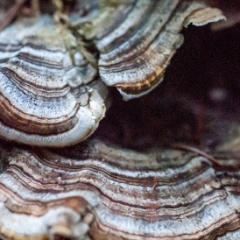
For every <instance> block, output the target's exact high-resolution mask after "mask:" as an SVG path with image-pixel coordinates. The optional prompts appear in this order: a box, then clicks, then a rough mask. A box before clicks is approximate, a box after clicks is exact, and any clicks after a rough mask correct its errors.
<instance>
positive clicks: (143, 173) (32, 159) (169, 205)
mask: <svg viewBox="0 0 240 240" xmlns="http://www.w3.org/2000/svg"><path fill="white" fill-rule="evenodd" d="M213 156H214V157H215V158H216V159H217V160H216V162H212V161H210V160H208V159H207V158H205V157H202V156H199V155H197V154H195V153H194V152H189V151H180V150H176V149H158V150H151V151H149V152H148V153H138V152H135V151H131V150H126V149H120V148H116V147H112V146H107V145H106V144H104V143H103V142H100V141H94V140H93V141H89V142H87V143H85V144H81V145H77V146H74V147H71V148H67V149H61V150H59V149H52V150H50V149H44V148H27V147H26V148H20V147H19V146H13V147H11V148H6V144H5V143H4V144H1V159H4V160H5V161H4V162H3V173H2V174H1V175H0V200H1V203H0V212H1V218H0V233H1V234H0V236H1V237H2V238H3V239H48V238H49V239H54V236H62V237H67V238H70V239H215V238H216V237H217V236H219V235H224V234H226V233H227V234H228V235H232V236H238V235H239V233H240V232H239V231H234V230H237V229H239V227H240V225H239V207H240V199H239V192H240V188H239V174H240V172H239V157H236V156H235V157H234V155H233V156H231V154H230V155H229V153H228V154H227V153H224V152H219V153H215V154H213ZM231 231H233V232H232V233H231ZM228 235H225V238H224V237H220V238H219V239H237V238H227V236H228Z"/></svg>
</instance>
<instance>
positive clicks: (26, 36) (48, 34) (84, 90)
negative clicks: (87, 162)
mask: <svg viewBox="0 0 240 240" xmlns="http://www.w3.org/2000/svg"><path fill="white" fill-rule="evenodd" d="M16 32H19V34H17V36H16ZM0 51H1V52H0V62H1V64H0V82H1V85H0V102H1V103H0V119H1V121H0V135H1V136H2V137H4V138H6V139H9V140H14V141H17V142H21V143H25V144H30V145H38V146H49V147H50V146H55V147H56V146H59V147H62V146H66V145H72V144H75V143H77V142H80V141H82V140H84V139H86V138H87V137H88V136H89V135H90V134H92V133H93V132H94V131H95V129H96V128H97V127H98V123H99V121H100V120H101V119H102V118H103V117H104V115H105V104H104V99H105V98H106V90H104V89H103V88H105V87H104V84H103V83H102V82H101V81H100V80H99V79H98V77H97V70H96V69H95V68H93V67H92V65H91V64H90V63H88V62H87V61H86V60H85V59H84V57H83V56H82V55H81V52H80V51H78V44H77V39H76V38H75V37H74V36H73V35H72V34H71V32H70V31H69V30H67V29H64V27H62V26H60V25H54V24H53V21H52V20H51V18H50V17H48V16H41V17H40V18H39V19H38V21H37V22H36V23H35V24H31V23H30V24H27V23H25V22H24V21H23V22H21V21H19V22H16V23H14V24H13V25H11V26H10V27H8V28H7V29H6V30H4V31H3V32H2V33H1V34H0ZM98 88H99V89H100V88H101V89H102V90H101V91H97V89H98ZM100 92H101V93H102V94H103V96H101V95H100Z"/></svg>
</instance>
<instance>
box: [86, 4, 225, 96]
mask: <svg viewBox="0 0 240 240" xmlns="http://www.w3.org/2000/svg"><path fill="white" fill-rule="evenodd" d="M110 2H111V1H110ZM120 2H121V1H120ZM125 4H126V6H125V7H124V4H119V6H118V7H116V5H114V10H112V11H111V10H108V14H106V16H105V17H102V19H101V21H100V20H99V18H98V17H97V19H96V21H95V22H94V21H93V23H92V26H93V30H92V32H91V31H90V33H89V36H92V37H94V38H95V42H96V47H97V48H98V50H99V52H100V57H99V74H100V76H101V78H102V80H103V81H104V82H105V83H106V84H107V85H108V86H115V87H116V88H117V89H118V90H119V91H120V93H121V94H122V96H123V98H124V99H125V100H129V99H132V98H136V97H140V96H143V95H144V94H147V93H148V92H150V91H151V90H152V89H154V88H155V87H156V86H157V85H158V84H159V83H160V82H161V81H162V79H163V75H164V72H165V70H166V68H167V66H168V64H169V62H170V60H171V58H172V57H173V55H174V53H175V52H176V49H177V48H179V47H180V46H181V44H182V43H183V36H182V34H181V33H180V32H181V30H182V28H183V27H186V26H188V25H189V24H193V25H196V26H203V25H205V24H207V23H211V22H217V21H219V20H225V17H224V16H223V15H222V12H221V11H220V10H219V9H216V8H210V7H208V6H207V5H206V4H205V3H204V2H203V1H182V0H181V1H180V0H178V1H175V0H174V1H164V0H159V1H146V0H136V1H129V2H127V3H125ZM104 7H105V8H106V5H104ZM110 7H111V5H110V6H109V8H110ZM100 13H102V12H101V11H100ZM87 37H88V36H87Z"/></svg>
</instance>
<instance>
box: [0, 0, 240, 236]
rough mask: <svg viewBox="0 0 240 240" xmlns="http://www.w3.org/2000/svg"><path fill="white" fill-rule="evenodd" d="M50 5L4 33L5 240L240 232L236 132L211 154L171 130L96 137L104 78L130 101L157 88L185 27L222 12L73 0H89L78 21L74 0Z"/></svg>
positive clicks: (1, 232) (0, 71) (1, 163)
mask: <svg viewBox="0 0 240 240" xmlns="http://www.w3.org/2000/svg"><path fill="white" fill-rule="evenodd" d="M31 1H32V2H35V3H36V4H35V6H38V3H40V5H41V4H42V3H43V2H44V0H42V2H39V1H38V0H31ZM4 2H5V1H1V2H0V10H1V11H0V17H1V19H3V18H2V13H4V12H6V9H5V8H3V7H2V6H4V4H3V3H4ZM6 2H7V1H6ZM26 2H27V1H26ZM47 2H49V1H47ZM52 2H53V3H55V7H57V6H58V7H57V8H58V9H57V11H56V12H55V13H54V16H50V14H52V11H50V10H49V11H48V10H46V11H45V12H44V13H43V14H40V15H39V16H38V17H37V18H36V19H32V18H30V17H22V16H20V17H18V18H17V19H11V20H13V21H12V23H11V24H10V25H9V26H7V28H6V29H4V30H3V31H1V32H0V137H1V140H0V239H1V240H13V239H14V240H23V239H24V240H25V239H27V240H31V239H34V240H46V239H51V240H57V239H61V240H62V239H68V240H69V239H79V240H80V239H81V240H83V239H85V240H93V239H95V240H123V239H129V240H144V239H148V240H154V239H162V240H170V239H178V240H185V239H218V240H225V239H226V240H227V239H233V240H234V239H239V238H240V217H239V216H240V214H239V212H240V198H239V192H240V187H239V186H240V183H239V175H240V165H239V154H234V153H233V151H231V150H232V149H233V148H234V149H239V141H238V140H239V138H238V134H237V137H236V138H234V139H233V140H232V136H231V137H230V139H228V138H227V137H226V136H224V140H223V141H222V143H221V144H219V145H218V146H217V147H215V149H214V150H213V149H210V150H209V149H208V150H209V151H208V153H206V154H202V153H203V151H200V150H199V151H195V150H196V148H193V147H192V148H190V147H185V148H184V147H183V148H182V150H179V149H178V150H177V149H176V147H175V148H174V147H173V146H174V145H173V144H172V145H171V144H170V145H167V146H166V145H165V142H164V140H163V138H164V137H162V138H161V141H162V142H161V144H162V145H160V147H159V145H157V144H156V145H154V146H151V147H148V150H145V149H146V148H145V149H142V152H137V151H135V150H129V149H126V148H121V147H120V146H115V145H114V144H116V143H111V141H110V143H109V142H107V141H102V140H99V139H97V137H96V136H97V134H96V135H95V136H94V137H93V138H92V139H87V138H88V137H89V136H90V135H91V134H93V132H94V131H95V130H96V129H97V128H98V125H99V122H100V120H101V119H102V118H103V117H104V116H105V111H106V105H107V94H108V90H107V86H106V85H108V86H114V87H116V88H117V89H118V90H119V91H120V93H121V94H122V96H123V97H124V99H125V100H128V99H132V98H137V97H140V96H143V95H145V94H147V93H149V92H150V91H151V90H152V89H154V88H155V87H156V86H157V85H158V84H159V83H160V82H161V81H162V79H163V75H164V72H165V70H166V68H167V66H168V64H169V62H170V60H171V58H172V57H173V55H174V54H175V52H176V49H177V48H178V47H180V45H181V44H182V43H183V35H182V33H181V31H182V28H183V27H184V26H188V25H189V24H193V25H196V26H202V25H205V24H207V23H210V22H216V21H219V20H225V17H224V16H223V14H222V12H221V11H220V10H219V9H217V8H213V7H209V6H208V5H207V4H206V2H205V1H201V0H193V1H190V0H182V1H181V0H169V1H166V0H158V1H155V0H120V1H117V0H99V1H93V0H90V1H78V0H76V1H75V2H76V5H77V6H82V5H84V3H86V2H87V4H88V10H89V14H86V15H87V16H80V15H79V12H78V11H77V10H76V9H77V7H76V6H75V8H73V10H72V11H71V10H69V12H68V11H66V12H68V13H69V15H67V14H66V13H65V12H64V11H63V10H64V7H63V6H64V5H63V2H64V3H65V4H67V3H66V2H71V1H63V2H62V1H61V0H53V1H52ZM72 2H73V1H72ZM23 4H24V1H21V4H20V5H23ZM27 4H29V2H27ZM9 5H11V4H9V1H8V4H6V6H8V7H9ZM20 5H19V6H18V7H19V8H20ZM53 6H54V4H53ZM53 6H52V7H53ZM1 8H3V9H1ZM69 9H70V8H69ZM15 10H16V9H15ZM38 12H39V11H38ZM15 13H17V10H16V11H15ZM19 15H21V14H19ZM83 15H84V14H83ZM8 20H9V19H8ZM54 20H55V21H54ZM0 22H1V21H0ZM5 25H6V22H5ZM88 44H89V45H88ZM105 84H106V85H105ZM113 94H114V92H113ZM112 100H115V99H114V97H113V98H112ZM177 101H178V105H177V107H178V106H180V105H181V103H182V102H181V103H180V100H179V99H177ZM133 102H134V101H133ZM124 104H125V103H124ZM126 104H127V103H126ZM125 106H126V105H125ZM155 107H156V104H155V105H154V108H155ZM185 108H188V106H185ZM116 111H118V109H117V110H116ZM171 111H172V110H171ZM150 112H151V111H150ZM145 113H146V112H145ZM117 114H118V118H121V119H123V121H125V122H127V120H128V119H127V118H126V119H124V114H123V115H122V114H121V112H120V111H119V112H118V113H117ZM128 114H131V112H129V113H128ZM174 114H176V115H177V114H178V113H177V111H175V112H174ZM179 114H180V115H181V114H182V111H179ZM119 116H120V117H119ZM181 117H183V115H181ZM208 117H209V116H208ZM212 118H213V116H212V115H211V116H210V117H209V119H212ZM144 119H145V118H144ZM209 119H207V121H208V123H209V122H210V120H209ZM134 121H135V122H137V121H136V119H135V118H134ZM162 121H164V119H162ZM167 121H169V118H167V120H165V122H167ZM113 122H114V124H115V125H118V122H117V121H113ZM179 122H180V121H178V124H179ZM147 124H148V125H150V124H151V122H150V124H149V122H148V123H147ZM156 124H160V123H159V121H158V119H157V120H155V122H154V124H152V129H154V128H155V127H156ZM196 125H197V124H196ZM230 125H232V124H230ZM236 125H237V126H239V123H236ZM163 126H169V125H166V124H165V125H164V124H163ZM115 127H116V128H117V127H118V126H115ZM138 128H139V126H138ZM166 128H167V127H166ZM209 128H211V131H212V125H211V127H209ZM229 129H230V128H229ZM154 130H155V129H154ZM214 130H215V129H214ZM104 131H105V132H106V131H109V129H107V130H106V129H105V128H104ZM127 131H128V128H127ZM171 131H173V132H174V133H173V134H175V135H176V132H175V131H174V130H173V129H171ZM204 131H205V130H204ZM166 132H168V129H167V130H166ZM183 132H184V133H185V129H184V131H183ZM226 132H228V133H226V135H227V134H229V131H226ZM239 132H240V130H239ZM186 135H187V134H186ZM180 136H182V135H180ZM236 139H237V140H236ZM6 140H9V141H6ZM83 140H86V141H84V142H83ZM175 146H178V147H179V146H185V145H181V144H178V145H177V144H175ZM204 146H205V145H204ZM194 149H195V150H194ZM192 150H193V151H192Z"/></svg>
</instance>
